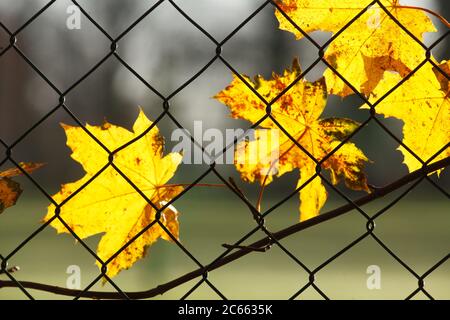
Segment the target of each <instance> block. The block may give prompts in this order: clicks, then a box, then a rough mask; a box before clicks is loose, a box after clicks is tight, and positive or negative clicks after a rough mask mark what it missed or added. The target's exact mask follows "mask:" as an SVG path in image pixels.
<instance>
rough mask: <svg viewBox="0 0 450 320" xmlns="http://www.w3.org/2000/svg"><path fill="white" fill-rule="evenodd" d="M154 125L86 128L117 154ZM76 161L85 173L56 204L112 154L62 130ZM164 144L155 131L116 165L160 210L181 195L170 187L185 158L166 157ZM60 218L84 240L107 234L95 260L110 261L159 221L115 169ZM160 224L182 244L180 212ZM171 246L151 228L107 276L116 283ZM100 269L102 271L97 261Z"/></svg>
mask: <svg viewBox="0 0 450 320" xmlns="http://www.w3.org/2000/svg"><path fill="white" fill-rule="evenodd" d="M151 125H152V122H151V121H150V120H148V119H147V117H146V116H145V114H144V113H143V112H142V111H141V112H140V114H139V116H138V118H137V120H136V122H135V123H134V125H133V131H132V132H131V131H129V130H127V129H125V128H122V127H119V126H116V125H113V124H110V123H105V124H104V125H103V126H91V125H87V126H86V128H87V130H89V131H90V132H91V133H92V134H93V135H94V136H95V137H96V138H97V139H98V140H99V141H101V142H102V143H103V144H104V145H105V146H106V147H107V148H108V149H109V150H111V151H112V150H116V149H117V148H119V147H121V146H123V145H125V144H126V143H128V142H129V141H131V140H132V139H134V138H136V137H138V136H139V135H140V134H142V133H143V132H144V131H145V130H147V129H148V128H149V127H150V126H151ZM62 126H63V128H64V130H65V133H66V136H67V145H68V147H69V148H70V149H72V158H73V159H74V160H75V161H77V162H78V163H80V164H81V165H82V167H83V169H84V171H85V172H86V174H85V176H84V177H83V178H81V179H80V180H78V181H75V182H72V183H68V184H65V185H63V186H62V187H61V190H60V191H59V192H58V193H57V194H55V195H54V196H53V199H54V200H55V201H56V202H57V203H61V202H63V201H65V200H66V199H67V198H68V197H69V196H70V195H71V194H73V193H74V192H76V191H78V190H79V189H80V188H82V187H83V185H84V184H85V183H86V182H87V181H88V180H90V179H91V178H92V177H93V176H94V175H96V174H97V172H98V171H99V170H100V169H101V168H102V167H104V166H105V165H106V164H107V163H108V153H107V152H106V151H105V150H104V149H103V148H102V147H101V146H100V145H99V144H98V143H97V142H95V141H94V139H92V138H91V137H90V136H89V135H88V134H86V133H85V131H84V130H83V129H82V128H81V127H72V126H68V125H62ZM163 148H164V141H163V138H162V137H161V135H160V134H159V130H158V128H157V127H156V126H154V127H153V128H152V129H151V130H150V131H149V132H148V133H147V134H145V135H144V136H143V137H141V138H140V139H138V140H137V141H135V142H134V143H132V144H130V145H129V146H127V147H126V148H125V149H123V150H121V151H119V152H117V153H116V154H115V157H114V160H113V163H114V165H115V166H117V167H118V169H119V170H121V171H122V172H123V173H124V174H125V175H126V176H127V177H128V178H129V179H130V180H131V181H132V182H133V183H134V184H135V185H136V186H137V187H138V188H139V190H141V191H142V193H143V194H145V196H146V197H147V198H148V199H150V200H151V201H152V203H153V204H154V205H155V206H157V207H158V208H161V207H162V206H164V205H166V204H167V203H168V201H170V200H171V199H172V198H173V197H175V196H176V195H177V194H179V193H180V192H181V191H182V189H183V188H182V187H179V186H166V185H165V184H166V182H167V181H168V180H169V179H171V178H172V176H173V175H174V173H175V171H176V169H177V167H178V165H179V164H180V162H181V159H182V156H181V155H180V154H178V153H169V154H168V155H166V156H164V155H163ZM55 209H56V208H55V206H54V205H53V204H51V205H50V206H49V207H48V212H47V215H46V216H45V218H44V221H48V220H49V219H51V218H53V217H54V215H55ZM60 217H61V218H62V219H63V220H64V221H65V222H66V223H67V225H68V226H69V227H70V228H71V229H72V230H73V231H74V232H75V233H76V234H77V235H78V236H79V237H80V238H83V239H84V238H87V237H90V236H93V235H95V234H100V233H101V234H103V236H102V238H101V240H100V243H99V245H98V249H97V254H98V256H99V257H100V258H101V259H102V260H103V261H107V260H108V259H110V258H112V257H113V255H115V254H116V252H117V251H118V250H120V249H121V248H122V246H124V245H125V244H127V242H128V241H130V240H131V239H132V238H133V237H134V236H136V235H137V234H138V233H139V232H141V231H142V230H143V229H144V228H145V227H147V226H148V225H150V224H151V223H152V222H153V221H155V218H156V210H155V209H154V208H153V207H152V206H151V205H150V204H148V203H147V201H146V200H145V199H144V198H143V197H142V196H141V195H140V194H139V193H138V192H137V191H136V190H135V189H134V188H133V187H132V186H131V185H130V184H129V183H128V182H127V181H126V180H125V179H124V178H123V177H122V176H121V175H120V174H119V173H118V172H117V171H116V170H115V169H114V168H113V167H112V166H109V167H108V168H107V169H105V170H104V171H103V172H102V173H101V174H100V175H98V176H97V177H96V178H95V179H94V180H93V181H92V182H91V183H90V184H88V185H87V186H86V187H84V188H82V189H81V191H80V192H79V193H78V194H76V195H75V196H73V197H72V198H71V199H70V200H68V202H67V203H65V204H64V205H63V206H62V207H61V209H60ZM160 222H161V224H162V225H164V226H165V227H166V228H167V229H168V230H169V232H170V233H171V234H172V235H173V236H174V237H175V238H178V212H177V211H176V209H175V208H174V207H173V206H169V207H167V208H166V209H165V210H164V211H163V212H162V214H161V218H160ZM51 225H52V226H53V227H54V228H55V229H56V230H57V232H58V233H63V232H65V233H68V232H69V231H68V230H67V228H66V227H65V226H64V225H63V224H62V223H61V222H60V221H59V220H58V219H55V220H53V221H52V222H51ZM159 238H162V239H165V240H169V241H170V240H171V237H170V236H169V235H168V234H167V233H166V232H165V231H164V229H163V228H162V227H161V226H160V225H159V224H158V223H155V224H153V225H152V226H151V227H150V228H149V229H148V230H147V231H145V232H144V233H143V234H141V235H140V236H139V237H138V238H137V239H136V240H135V241H134V242H132V243H131V244H130V245H129V246H127V247H126V248H125V249H124V250H123V251H121V252H120V254H118V255H117V256H115V257H114V258H113V259H112V260H111V262H110V263H109V264H108V269H107V275H108V276H109V277H113V276H115V275H117V274H118V273H119V272H120V271H121V270H123V269H127V268H129V267H131V266H132V265H133V264H134V263H135V262H136V261H137V260H139V259H140V258H142V257H143V256H144V255H145V253H146V248H147V247H148V246H150V245H151V244H153V243H154V242H155V241H156V240H157V239H159ZM97 265H98V266H99V267H101V265H100V263H99V262H98V261H97Z"/></svg>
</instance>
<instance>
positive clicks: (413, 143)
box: [366, 61, 450, 172]
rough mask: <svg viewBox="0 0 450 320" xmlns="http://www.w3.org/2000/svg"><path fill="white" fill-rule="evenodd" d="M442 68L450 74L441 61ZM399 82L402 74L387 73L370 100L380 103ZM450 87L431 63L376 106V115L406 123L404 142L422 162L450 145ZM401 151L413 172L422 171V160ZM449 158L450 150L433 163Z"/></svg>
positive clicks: (401, 149) (403, 149)
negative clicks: (385, 94)
mask: <svg viewBox="0 0 450 320" xmlns="http://www.w3.org/2000/svg"><path fill="white" fill-rule="evenodd" d="M440 69H441V70H443V71H444V72H448V70H449V62H448V61H447V62H446V61H444V62H442V64H441V65H440ZM400 79H401V76H400V75H399V74H396V73H392V72H386V73H385V74H384V78H383V80H382V81H381V82H380V84H379V85H378V86H377V88H376V89H375V90H374V92H373V94H372V96H371V99H370V100H371V101H372V102H373V101H376V100H378V99H379V98H380V97H381V96H382V95H383V94H384V92H385V91H386V90H389V89H391V88H392V87H393V86H394V85H395V84H397V83H398V82H399V80H400ZM448 84H449V81H448V79H447V78H446V77H444V75H443V74H442V73H440V72H439V71H438V70H437V69H435V68H434V67H433V65H432V64H431V63H426V64H425V65H423V66H422V67H421V68H420V69H419V70H418V71H417V72H416V73H415V74H414V75H412V76H411V77H410V78H409V79H408V80H406V81H405V82H404V83H403V84H402V85H401V86H400V87H398V88H397V89H395V90H394V91H393V92H392V93H391V94H389V95H388V96H387V97H386V98H385V99H384V100H382V101H381V102H380V103H379V104H378V105H377V106H376V112H377V113H379V114H382V115H384V116H386V117H394V118H397V119H400V120H402V121H403V123H404V124H403V143H404V144H405V145H406V146H407V147H408V148H410V149H411V150H412V151H413V152H414V153H415V154H416V155H417V156H418V157H420V158H421V159H422V160H423V161H428V160H429V159H430V158H431V157H433V156H434V155H435V153H437V152H438V151H440V150H441V149H442V148H444V147H445V146H446V145H447V144H448V143H449V142H450V100H449V95H450V91H449V86H448ZM366 108H367V107H366ZM399 150H400V151H401V152H402V154H403V156H404V163H405V164H406V165H407V167H408V169H409V171H410V172H411V171H414V170H417V169H419V168H421V166H422V164H421V163H420V161H418V160H417V159H416V158H415V157H414V156H413V155H412V154H411V153H410V152H409V151H408V150H406V149H405V148H404V147H402V146H400V147H399ZM448 156H450V147H447V148H446V149H444V150H442V152H441V153H440V154H439V155H438V156H437V157H435V158H433V160H432V161H431V162H435V161H438V160H441V159H443V158H445V157H448Z"/></svg>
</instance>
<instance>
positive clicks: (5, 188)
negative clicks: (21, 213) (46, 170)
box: [0, 162, 42, 213]
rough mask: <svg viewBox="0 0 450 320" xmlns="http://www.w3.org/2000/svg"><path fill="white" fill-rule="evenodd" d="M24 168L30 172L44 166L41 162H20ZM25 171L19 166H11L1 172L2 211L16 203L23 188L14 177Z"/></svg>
mask: <svg viewBox="0 0 450 320" xmlns="http://www.w3.org/2000/svg"><path fill="white" fill-rule="evenodd" d="M19 165H20V167H21V168H22V170H25V171H26V172H28V173H32V172H33V171H35V170H37V169H39V168H40V167H42V164H39V163H26V162H21V163H19ZM22 174H23V172H22V171H21V170H20V169H19V168H11V169H8V170H5V171H2V172H0V213H2V212H3V211H4V210H5V209H6V208H9V207H12V206H13V205H15V204H16V202H17V200H18V199H19V197H20V195H21V194H22V191H23V190H22V189H21V187H20V184H19V183H18V182H15V181H14V180H13V179H11V178H13V177H16V176H20V175H22Z"/></svg>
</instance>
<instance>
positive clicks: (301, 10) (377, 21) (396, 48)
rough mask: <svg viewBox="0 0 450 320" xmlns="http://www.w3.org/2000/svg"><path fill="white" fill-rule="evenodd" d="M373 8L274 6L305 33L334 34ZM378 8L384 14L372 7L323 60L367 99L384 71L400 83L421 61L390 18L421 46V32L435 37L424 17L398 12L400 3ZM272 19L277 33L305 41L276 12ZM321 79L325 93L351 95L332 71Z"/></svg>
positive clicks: (342, 1) (286, 2)
mask: <svg viewBox="0 0 450 320" xmlns="http://www.w3.org/2000/svg"><path fill="white" fill-rule="evenodd" d="M372 2H373V1H372V0H280V1H279V2H278V5H279V6H280V8H281V9H282V10H283V11H284V12H285V13H286V14H287V15H288V16H289V17H290V18H291V19H292V20H293V22H295V24H296V25H297V26H298V27H299V28H300V29H302V30H303V31H304V32H305V33H311V32H314V31H326V32H331V33H333V34H337V33H339V32H340V31H341V29H342V28H344V27H345V26H346V25H347V23H349V22H351V20H352V19H353V18H354V17H356V16H357V15H358V14H359V13H360V12H362V11H363V9H364V8H366V7H367V6H369V5H370V4H371V3H372ZM380 2H381V4H382V5H383V6H384V7H385V8H386V9H387V11H388V12H389V14H388V13H386V11H384V9H383V8H381V7H380V6H379V4H377V3H376V4H374V5H372V6H371V7H369V9H368V10H366V11H365V12H364V13H363V14H362V15H361V16H360V17H359V18H358V19H357V20H355V21H353V22H352V23H351V25H350V26H348V27H347V28H345V29H344V30H343V31H342V33H340V34H339V35H338V36H337V37H336V38H335V39H334V40H333V41H332V42H331V44H330V45H329V47H328V48H327V49H326V51H325V56H324V57H325V59H326V60H327V61H328V62H329V63H330V64H331V65H332V66H333V67H334V68H335V69H336V70H337V71H338V72H339V73H340V74H341V75H342V76H343V77H344V78H345V79H346V80H347V81H348V82H349V83H350V84H352V85H353V86H354V87H355V88H356V89H357V90H359V91H360V92H362V93H364V94H366V95H368V94H369V93H370V92H371V91H372V90H373V89H374V88H375V86H376V85H377V83H378V82H379V81H380V80H381V78H382V76H383V73H384V71H386V70H391V71H397V72H399V73H400V74H401V75H402V76H403V77H404V76H406V75H407V74H408V73H409V72H410V71H411V70H413V69H414V68H415V67H416V66H417V65H419V64H420V63H421V62H422V61H424V60H425V57H426V55H425V50H424V48H423V47H422V46H421V45H420V44H419V43H418V42H417V41H416V40H414V39H413V38H412V37H411V36H410V35H409V34H408V33H407V32H406V31H404V30H403V29H402V28H401V27H400V26H399V25H398V24H397V22H395V21H394V19H392V17H394V18H396V19H397V20H398V22H399V23H400V24H401V25H403V26H404V27H405V28H406V29H407V30H409V32H410V33H411V34H413V35H414V36H415V37H416V38H417V39H419V40H423V34H424V33H425V32H434V31H436V29H435V27H434V25H433V23H432V22H431V20H430V19H429V18H428V17H427V16H426V14H425V13H424V12H422V11H419V10H416V9H412V8H404V7H401V3H400V1H399V0H381V1H380ZM275 14H276V17H277V19H278V21H279V23H280V29H283V30H286V31H289V32H292V33H294V34H295V36H296V38H297V39H301V38H303V37H304V35H303V34H302V33H301V32H300V31H299V30H298V29H297V28H296V27H295V26H294V25H293V24H292V23H291V22H290V21H289V20H288V19H286V17H285V16H284V15H283V14H282V13H281V12H280V11H278V10H277V11H276V13H275ZM390 15H392V17H391V16H390ZM324 76H325V79H326V82H327V87H328V90H329V93H331V94H337V95H340V96H347V95H349V94H353V93H354V92H353V90H352V89H351V88H350V87H349V86H347V85H346V84H345V83H344V81H342V79H341V78H340V77H339V76H338V75H337V74H335V73H334V72H333V71H332V70H331V69H327V70H326V71H325V74H324Z"/></svg>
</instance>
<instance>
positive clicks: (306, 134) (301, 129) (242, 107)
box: [215, 60, 369, 221]
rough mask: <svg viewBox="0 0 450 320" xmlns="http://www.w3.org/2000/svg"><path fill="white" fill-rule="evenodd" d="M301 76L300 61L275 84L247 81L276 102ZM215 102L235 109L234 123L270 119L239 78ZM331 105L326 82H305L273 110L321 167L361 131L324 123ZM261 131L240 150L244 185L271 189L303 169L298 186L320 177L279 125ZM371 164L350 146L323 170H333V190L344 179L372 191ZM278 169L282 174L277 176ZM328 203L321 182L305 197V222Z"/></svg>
mask: <svg viewBox="0 0 450 320" xmlns="http://www.w3.org/2000/svg"><path fill="white" fill-rule="evenodd" d="M300 74H301V70H300V66H299V64H298V61H297V60H294V63H293V67H292V70H285V71H284V73H283V74H282V75H277V74H273V78H272V79H270V80H265V79H263V78H262V77H261V76H257V77H256V78H255V80H254V81H252V80H251V79H250V78H248V77H247V76H243V77H244V79H245V80H246V82H247V83H249V84H250V85H251V86H252V87H253V88H254V89H255V90H256V91H257V92H258V93H259V94H260V95H261V96H263V97H264V98H265V99H266V100H267V101H271V100H273V99H274V98H275V97H276V96H277V95H278V94H279V93H280V92H282V91H283V90H284V89H286V87H287V86H288V85H290V84H291V83H292V82H293V81H294V80H295V79H297V78H298V77H299V75H300ZM215 98H216V99H218V100H219V101H220V102H222V103H224V104H225V105H227V106H228V107H229V108H230V110H231V115H232V117H234V118H240V119H245V120H248V121H250V122H252V123H256V122H257V121H259V120H260V119H261V118H263V117H264V116H265V115H266V105H265V104H264V103H263V102H262V101H261V100H260V99H259V98H258V97H257V96H256V95H255V94H254V93H253V92H252V91H251V90H250V89H249V88H248V87H247V86H246V85H245V84H244V83H243V82H242V81H241V80H240V79H239V78H238V77H237V76H235V77H234V79H233V81H232V82H231V84H230V85H229V86H228V87H227V88H226V89H224V90H223V91H221V92H220V93H218V94H217V95H216V97H215ZM326 102H327V92H326V85H325V81H324V79H323V78H322V79H320V80H318V81H316V82H314V83H310V82H307V81H306V80H303V79H301V80H299V81H298V82H296V84H295V85H294V86H293V87H292V88H290V89H289V91H287V92H286V93H285V94H284V95H282V96H281V97H280V98H279V99H278V100H277V101H276V102H275V103H274V104H273V105H272V106H271V115H272V117H273V118H274V119H275V120H276V121H277V122H278V123H279V124H280V125H281V126H282V127H283V128H285V130H286V131H287V132H288V133H289V134H290V135H291V136H292V138H293V139H295V140H296V141H297V142H298V143H299V144H300V145H301V146H303V147H304V148H305V149H306V150H307V151H308V152H309V153H310V155H311V156H313V157H314V158H315V159H317V160H319V161H320V160H322V159H324V158H325V156H326V155H327V154H328V153H330V152H331V151H333V149H335V148H336V147H337V146H338V145H339V144H340V143H341V141H342V140H343V139H345V138H346V137H347V136H349V135H350V134H351V133H352V132H353V131H354V130H355V129H356V128H357V127H358V125H359V124H358V123H357V122H355V121H352V120H350V119H344V118H328V119H320V115H321V114H322V112H323V110H324V108H325V105H326ZM260 126H261V127H263V128H265V129H258V130H256V133H255V140H252V141H243V142H240V144H238V146H237V151H236V157H235V160H236V167H237V169H238V171H239V172H240V173H241V176H242V178H243V179H244V180H246V181H249V182H253V181H259V182H260V183H261V184H267V183H270V182H271V181H272V175H276V176H281V175H283V174H284V173H286V172H289V171H292V170H294V169H296V168H298V169H299V170H300V180H299V182H298V186H301V185H303V184H304V183H306V182H307V181H308V180H309V179H310V178H311V177H312V176H314V175H315V173H316V163H315V162H314V161H313V160H312V159H311V158H310V157H309V156H308V155H307V154H306V153H305V152H303V151H302V150H301V149H300V148H299V147H298V146H296V145H295V144H294V142H293V141H292V140H291V139H290V138H289V137H288V136H287V135H285V134H282V133H279V127H278V125H277V124H276V123H275V122H274V121H272V120H270V119H266V120H264V121H263V122H262V123H261V124H260ZM274 137H275V138H274ZM276 137H278V139H276ZM275 141H276V143H274V142H275ZM274 155H275V156H274ZM255 160H256V161H255ZM367 161H368V159H367V157H366V156H365V155H364V153H363V152H362V151H361V150H360V149H358V148H357V147H356V146H355V145H354V144H353V143H351V142H347V143H345V144H343V145H342V146H341V148H339V149H338V150H337V151H336V152H335V153H334V154H333V155H332V156H331V157H330V158H328V159H327V160H326V161H325V162H324V163H323V164H322V168H324V169H327V170H329V172H330V176H331V182H332V183H333V184H337V183H338V182H339V180H340V179H343V180H344V181H345V184H346V185H347V186H348V187H349V188H352V189H355V190H365V191H369V188H368V186H367V180H366V177H365V175H364V173H363V166H364V164H365V162H367ZM275 165H276V170H273V169H274V168H275ZM326 199H327V192H326V190H325V187H324V185H323V183H322V180H321V178H320V177H319V176H316V177H315V178H314V179H313V180H312V181H310V182H309V183H308V184H306V186H304V188H303V189H301V191H300V220H302V221H303V220H306V219H309V218H311V217H314V216H316V215H318V214H319V211H320V209H321V208H322V207H323V205H324V204H325V201H326Z"/></svg>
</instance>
